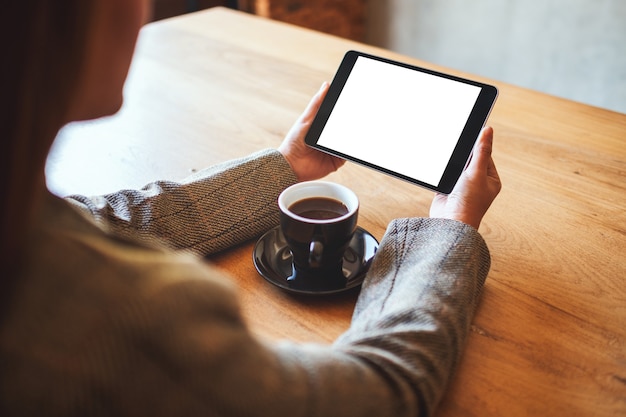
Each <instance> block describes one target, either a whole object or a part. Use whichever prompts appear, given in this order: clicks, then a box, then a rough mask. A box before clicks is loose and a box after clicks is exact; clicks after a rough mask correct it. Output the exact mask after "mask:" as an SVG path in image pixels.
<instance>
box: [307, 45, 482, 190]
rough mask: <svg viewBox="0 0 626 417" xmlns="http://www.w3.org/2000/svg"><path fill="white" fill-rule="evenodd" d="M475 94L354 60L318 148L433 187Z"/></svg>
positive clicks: (404, 70)
mask: <svg viewBox="0 0 626 417" xmlns="http://www.w3.org/2000/svg"><path fill="white" fill-rule="evenodd" d="M479 93H480V87H476V86H473V85H468V84H464V83H461V82H457V81H453V80H449V79H446V78H441V77H437V76H434V75H430V74H426V73H423V72H419V71H414V70H411V69H408V68H403V67H399V66H395V65H389V64H386V63H384V62H380V61H376V60H373V59H369V58H365V57H358V58H357V60H356V62H355V64H354V67H353V69H352V72H351V73H350V76H349V77H348V80H347V82H346V84H345V86H344V88H343V90H342V92H341V95H340V96H339V99H338V101H337V103H336V104H335V107H334V109H333V111H332V114H331V115H330V117H329V119H328V121H327V123H326V126H325V127H324V130H323V132H322V134H321V135H320V138H319V140H318V141H317V143H318V144H319V145H322V146H324V147H326V148H329V149H333V150H335V151H337V152H341V153H343V154H346V155H351V156H353V157H355V158H358V159H360V160H362V161H366V162H369V163H371V164H374V165H378V166H380V167H382V168H385V169H388V170H391V171H395V172H397V173H399V174H402V175H405V176H407V177H411V178H414V179H417V180H419V181H422V182H424V183H427V184H430V185H433V186H437V185H438V184H439V181H440V180H441V177H442V176H443V173H444V171H445V168H446V165H447V164H448V161H449V160H450V156H451V155H452V152H453V151H454V147H455V146H456V143H457V141H458V139H459V137H460V136H461V132H462V130H463V127H464V126H465V123H466V121H467V118H468V117H469V115H470V112H471V111H472V108H473V107H474V103H475V102H476V99H477V98H478V95H479Z"/></svg>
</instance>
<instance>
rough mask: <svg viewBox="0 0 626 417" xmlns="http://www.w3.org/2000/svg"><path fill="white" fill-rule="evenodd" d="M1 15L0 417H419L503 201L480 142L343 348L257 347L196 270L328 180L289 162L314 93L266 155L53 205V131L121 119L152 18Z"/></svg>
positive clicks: (400, 229) (389, 262) (206, 271)
mask: <svg viewBox="0 0 626 417" xmlns="http://www.w3.org/2000/svg"><path fill="white" fill-rule="evenodd" d="M3 7H4V9H3V14H2V18H1V19H2V24H0V31H2V35H3V37H2V39H4V40H5V47H6V51H7V52H6V54H5V56H4V57H3V59H4V62H5V64H4V65H3V74H2V81H1V82H2V95H1V97H2V98H1V100H2V103H3V109H2V112H1V114H2V116H0V117H2V118H3V120H2V122H3V123H2V125H3V127H4V133H3V149H4V152H3V153H2V156H1V157H2V164H1V166H2V168H1V169H2V178H1V184H2V185H1V186H2V189H1V190H0V191H1V192H2V196H3V204H2V205H1V210H2V212H1V214H2V217H1V222H2V223H1V224H2V237H1V239H2V252H1V255H0V256H2V266H3V270H4V271H6V273H5V274H3V280H2V284H1V291H2V297H3V300H2V301H3V302H2V311H1V321H0V367H1V369H0V381H1V382H0V415H11V416H19V415H41V414H44V415H77V416H78V415H80V416H85V415H113V414H114V415H141V416H143V415H173V414H176V415H209V416H211V415H215V416H218V415H219V416H243V415H246V416H248V415H250V416H253V415H258V416H281V415H289V416H318V415H319V416H328V415H334V416H343V415H346V416H365V415H373V416H387V415H388V416H405V415H406V416H409V415H429V414H431V413H432V412H433V410H434V409H435V407H436V405H437V403H438V401H439V399H440V398H441V396H442V393H443V391H444V390H445V387H446V385H447V382H448V381H449V378H450V376H451V374H452V372H453V371H454V368H455V365H456V363H457V361H458V360H459V357H460V354H461V351H462V348H463V345H464V341H465V339H466V336H467V333H468V329H469V324H470V321H471V318H472V316H473V313H474V310H475V308H476V305H477V303H478V300H479V294H480V289H481V287H482V284H483V282H484V280H485V278H486V275H487V272H488V269H489V263H490V261H489V253H488V250H487V247H486V244H485V242H484V241H483V240H482V238H481V237H480V235H479V234H478V232H477V230H476V229H477V228H478V226H479V224H480V221H481V220H482V217H483V215H484V214H485V212H486V210H487V209H488V207H489V205H490V204H491V202H492V201H493V199H494V198H495V197H496V195H497V194H498V192H499V190H500V181H499V178H498V175H497V172H496V170H495V166H494V164H493V161H492V159H491V141H492V135H493V132H492V130H491V129H490V128H487V129H485V130H483V133H482V135H481V137H480V139H479V141H478V142H477V145H476V148H475V150H474V156H473V158H472V160H471V162H470V164H469V166H468V168H467V169H466V171H465V172H464V173H463V175H462V177H461V179H460V180H459V182H458V184H457V186H456V188H455V189H454V191H453V192H452V194H450V195H449V196H436V197H435V199H434V201H433V204H432V206H431V216H432V218H430V219H423V218H422V219H420V218H411V219H398V220H394V221H393V222H391V223H390V225H389V228H388V230H387V233H386V234H385V236H384V238H383V239H382V241H381V244H380V247H379V251H378V254H377V255H376V258H375V261H374V263H373V265H372V267H371V270H370V272H369V273H368V277H367V278H366V281H365V283H364V284H363V288H362V290H361V294H360V296H359V300H358V302H357V306H356V310H355V313H354V317H353V322H352V325H351V327H350V329H349V330H348V331H346V333H345V334H343V335H342V336H341V337H340V338H339V339H338V340H337V341H336V342H335V343H334V344H333V345H332V346H317V345H299V344H290V343H280V344H267V343H265V342H263V341H260V340H258V339H256V338H255V337H254V336H253V335H251V334H250V332H249V331H248V329H247V328H246V326H245V323H244V322H243V320H242V318H241V315H240V312H239V308H238V304H237V298H236V290H235V288H234V286H233V284H232V280H230V279H229V278H228V277H224V276H223V274H222V273H221V272H220V271H219V270H217V269H215V268H214V267H212V266H210V265H208V264H207V263H206V262H204V261H203V260H202V259H201V258H200V257H197V256H195V255H192V254H191V253H190V252H192V253H198V254H202V255H206V254H208V253H212V252H215V251H219V250H222V249H225V248H227V247H229V246H232V245H235V244H237V243H240V242H242V241H244V240H247V239H250V238H252V237H254V236H257V235H258V234H260V233H261V232H263V231H264V230H267V229H268V228H270V227H272V226H274V225H275V224H277V222H278V212H277V208H276V203H275V201H276V197H277V196H278V193H279V192H280V191H281V190H282V189H284V188H285V187H286V186H288V185H290V184H292V183H294V182H296V181H302V180H309V179H314V178H320V177H322V176H324V175H326V174H328V173H330V172H332V171H333V170H335V169H337V168H338V167H339V166H340V165H341V163H342V161H340V160H338V159H335V158H331V157H329V156H326V155H322V154H319V153H316V152H314V151H312V150H310V149H308V148H307V147H306V146H305V145H304V143H303V137H304V135H305V134H306V131H307V129H308V126H309V124H310V122H311V120H312V118H313V117H314V115H315V113H316V112H317V109H318V107H319V105H320V103H321V100H322V98H323V96H324V94H325V92H326V88H327V85H326V84H324V86H323V87H322V89H321V90H320V92H319V93H318V94H317V95H316V96H315V97H313V99H312V100H311V103H310V104H309V106H308V107H307V109H305V111H304V113H303V114H302V116H301V117H300V119H299V120H298V121H296V123H295V124H294V127H293V128H292V129H291V131H290V132H289V133H288V135H287V137H286V138H285V140H284V142H283V143H282V144H281V146H280V147H279V149H278V150H266V151H262V152H259V153H257V154H254V155H251V156H249V157H246V158H242V159H239V160H236V161H230V162H227V163H225V164H223V165H220V166H217V167H212V168H210V169H207V170H205V171H203V172H201V173H199V174H198V175H195V176H194V177H193V178H190V179H189V180H187V181H184V182H183V183H178V184H177V183H172V182H158V183H155V184H151V185H149V186H147V187H146V188H145V189H143V190H140V191H127V192H123V193H122V192H120V193H114V194H111V195H107V196H101V197H94V198H87V197H81V196H73V197H71V198H68V199H60V198H57V197H55V196H52V195H51V194H50V193H49V192H48V191H47V190H46V187H45V178H44V166H45V159H46V155H47V152H48V150H49V148H50V146H51V144H52V142H53V141H54V138H55V135H56V134H57V132H58V130H59V129H60V128H61V127H62V126H63V125H64V124H66V123H68V122H70V121H75V120H86V119H91V118H96V117H101V116H104V115H108V114H112V113H114V112H116V111H117V110H118V109H119V108H120V106H121V104H122V87H123V84H124V80H125V78H126V74H127V71H128V67H129V65H130V61H131V58H132V54H133V49H134V45H135V41H136V37H137V34H138V31H139V29H140V27H141V25H142V23H143V22H144V20H145V17H146V14H147V13H148V1H147V0H31V1H29V2H11V3H10V4H7V5H5V6H3ZM9 40H10V41H9ZM249 172H254V173H255V174H257V175H255V176H254V177H255V178H257V179H258V178H264V181H262V182H261V183H259V182H258V180H256V179H255V181H254V183H248V181H250V180H249V178H250V177H251V176H250V175H246V174H247V173H249ZM207 196H211V197H210V198H208V197H207ZM242 200H244V201H246V205H245V206H242V205H241V204H240V203H239V202H240V201H242ZM224 205H226V209H225V208H224ZM225 213H226V214H225ZM199 224H200V225H202V226H201V227H198V225H199ZM172 249H181V250H176V251H173V250H172Z"/></svg>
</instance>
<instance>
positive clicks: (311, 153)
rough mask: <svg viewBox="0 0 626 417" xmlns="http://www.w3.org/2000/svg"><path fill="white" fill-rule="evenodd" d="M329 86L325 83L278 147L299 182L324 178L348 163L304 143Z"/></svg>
mask: <svg viewBox="0 0 626 417" xmlns="http://www.w3.org/2000/svg"><path fill="white" fill-rule="evenodd" d="M328 87H329V84H328V83H327V82H324V84H322V87H321V88H320V90H319V91H318V92H317V94H315V95H314V96H313V98H312V99H311V101H310V102H309V104H308V106H307V107H306V109H305V110H304V112H303V113H302V114H301V115H300V117H299V118H298V120H296V122H295V123H294V125H293V126H292V127H291V129H290V130H289V132H288V133H287V136H285V139H284V140H283V142H282V143H281V145H280V146H279V147H278V151H279V152H280V153H282V154H283V156H284V157H285V159H286V160H287V162H289V165H291V169H292V170H293V172H294V173H295V174H296V177H297V178H298V181H309V180H315V179H318V178H322V177H324V176H326V175H328V174H330V173H331V172H334V171H336V170H337V169H339V167H341V166H342V165H343V164H344V163H345V162H346V161H345V160H343V159H341V158H337V157H334V156H331V155H328V154H326V153H324V152H320V151H318V150H316V149H313V148H311V147H309V146H307V145H306V143H304V137H305V136H306V134H307V132H308V131H309V128H310V127H311V123H313V119H314V118H315V115H316V114H317V111H318V110H319V108H320V106H321V104H322V101H323V100H324V97H325V96H326V93H327V92H328Z"/></svg>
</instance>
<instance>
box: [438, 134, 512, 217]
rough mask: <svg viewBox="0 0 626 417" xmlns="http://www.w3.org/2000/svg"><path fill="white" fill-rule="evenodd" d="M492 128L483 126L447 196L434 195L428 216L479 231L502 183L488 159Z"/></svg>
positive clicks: (494, 166)
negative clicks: (458, 222)
mask: <svg viewBox="0 0 626 417" xmlns="http://www.w3.org/2000/svg"><path fill="white" fill-rule="evenodd" d="M492 147H493V129H492V128H491V127H486V128H484V129H483V130H482V132H481V134H480V137H479V138H478V140H477V141H476V144H475V145H474V151H473V153H472V157H471V160H470V162H469V164H468V165H467V167H466V168H465V170H464V171H463V173H462V174H461V177H460V178H459V180H458V182H457V183H456V185H455V186H454V189H453V190H452V192H451V193H450V194H449V195H445V194H437V195H435V198H434V199H433V202H432V204H431V206H430V217H439V218H447V219H453V220H458V221H461V222H463V223H466V224H469V225H470V226H473V227H475V228H476V229H478V226H479V225H480V222H481V220H482V218H483V216H484V215H485V213H486V212H487V209H488V208H489V206H491V203H492V202H493V200H494V199H495V198H496V196H497V195H498V193H499V192H500V189H501V188H502V183H501V182H500V176H499V175H498V171H497V170H496V165H495V163H494V162H493V159H492V158H491V151H492Z"/></svg>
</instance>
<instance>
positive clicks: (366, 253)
mask: <svg viewBox="0 0 626 417" xmlns="http://www.w3.org/2000/svg"><path fill="white" fill-rule="evenodd" d="M377 249H378V241H377V240H376V238H375V237H374V236H372V235H371V234H370V233H369V232H368V231H366V230H365V229H363V228H361V227H358V228H357V230H356V232H355V233H354V237H353V238H352V240H351V241H350V246H349V247H348V249H346V253H345V254H344V256H343V278H344V279H345V285H343V284H340V285H339V286H338V285H337V284H336V283H335V284H333V285H330V286H329V287H327V288H324V287H321V288H320V286H319V285H315V286H313V285H311V286H310V287H307V284H304V285H303V284H300V285H298V288H295V286H294V285H293V284H292V283H290V282H289V281H287V278H289V277H290V276H291V274H292V266H291V259H292V257H291V251H290V250H289V248H288V247H287V242H286V241H285V238H284V237H283V234H282V232H281V231H280V227H275V228H274V229H272V230H270V231H268V232H267V233H265V234H264V235H263V236H261V238H260V239H259V240H258V241H257V243H256V245H255V246H254V251H253V253H252V258H253V260H254V266H255V267H256V269H257V271H259V274H261V276H263V278H265V279H266V280H267V281H269V282H270V283H271V284H274V285H276V286H277V287H280V288H282V289H283V290H285V291H289V292H292V293H298V294H312V295H324V294H335V293H339V292H343V291H347V290H350V289H352V288H356V287H358V286H359V285H361V284H362V283H363V279H364V278H365V273H366V272H367V270H368V269H369V267H370V264H371V262H372V259H373V258H374V254H376V250H377ZM340 279H341V278H340Z"/></svg>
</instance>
